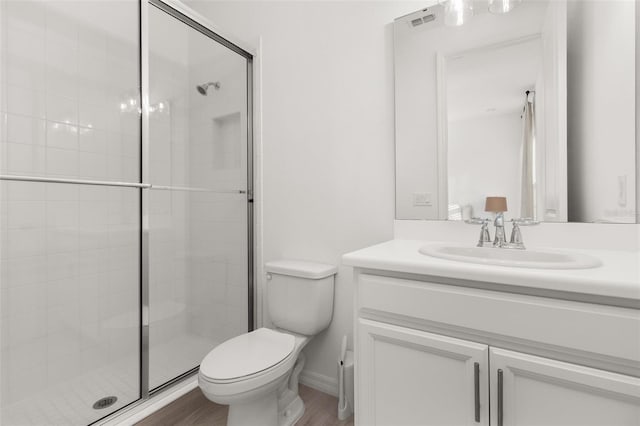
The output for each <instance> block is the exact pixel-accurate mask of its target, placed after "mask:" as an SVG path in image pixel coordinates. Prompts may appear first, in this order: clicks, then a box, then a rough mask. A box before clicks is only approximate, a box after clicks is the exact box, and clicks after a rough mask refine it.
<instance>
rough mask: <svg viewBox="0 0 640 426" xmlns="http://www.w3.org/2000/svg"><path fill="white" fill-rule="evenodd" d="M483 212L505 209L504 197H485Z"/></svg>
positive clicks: (505, 199) (497, 211)
mask: <svg viewBox="0 0 640 426" xmlns="http://www.w3.org/2000/svg"><path fill="white" fill-rule="evenodd" d="M484 211H485V212H494V213H501V212H506V211H507V198H506V197H487V200H486V201H485V204H484Z"/></svg>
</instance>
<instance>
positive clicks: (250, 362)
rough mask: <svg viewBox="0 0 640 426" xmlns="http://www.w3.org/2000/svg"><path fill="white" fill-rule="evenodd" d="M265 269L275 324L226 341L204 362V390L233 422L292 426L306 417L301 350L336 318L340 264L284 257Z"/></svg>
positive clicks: (243, 425)
mask: <svg viewBox="0 0 640 426" xmlns="http://www.w3.org/2000/svg"><path fill="white" fill-rule="evenodd" d="M265 270H266V273H267V283H266V296H267V304H268V311H269V316H270V318H271V322H272V323H273V328H259V329H257V330H254V331H251V332H249V333H245V334H243V335H240V336H237V337H234V338H232V339H230V340H227V341H226V342H224V343H222V344H220V345H218V346H216V347H215V348H214V349H213V350H212V351H211V352H209V354H208V355H207V356H206V357H205V358H204V360H203V361H202V363H201V364H200V372H199V374H198V384H199V386H200V389H201V390H202V393H203V394H204V395H205V396H206V397H207V398H208V399H209V400H211V401H213V402H216V403H218V404H225V405H229V415H228V419H227V425H228V426H256V425H260V426H289V425H293V424H294V423H295V422H296V421H298V420H299V419H300V417H302V415H303V414H304V403H303V402H302V399H301V398H300V396H299V395H298V377H299V375H300V372H301V371H302V369H303V367H304V362H305V357H304V354H303V353H302V349H303V348H304V347H305V346H306V344H307V343H308V342H309V340H311V338H312V337H313V336H314V335H316V334H318V333H319V332H321V331H322V330H324V329H326V328H327V327H328V326H329V324H330V323H331V318H332V316H333V287H334V276H335V274H336V272H337V267H336V266H334V265H327V264H322V263H314V262H304V261H296V260H279V261H273V262H267V263H266V264H265Z"/></svg>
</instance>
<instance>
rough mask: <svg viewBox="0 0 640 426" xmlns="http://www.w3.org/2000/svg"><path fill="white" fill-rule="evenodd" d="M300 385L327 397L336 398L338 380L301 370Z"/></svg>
mask: <svg viewBox="0 0 640 426" xmlns="http://www.w3.org/2000/svg"><path fill="white" fill-rule="evenodd" d="M300 383H302V384H303V385H306V386H309V387H310V388H313V389H315V390H319V391H320V392H324V393H328V394H329V395H333V396H336V397H337V396H338V379H335V378H333V377H329V376H325V375H324V374H319V373H314V372H313V371H308V370H303V371H302V374H300Z"/></svg>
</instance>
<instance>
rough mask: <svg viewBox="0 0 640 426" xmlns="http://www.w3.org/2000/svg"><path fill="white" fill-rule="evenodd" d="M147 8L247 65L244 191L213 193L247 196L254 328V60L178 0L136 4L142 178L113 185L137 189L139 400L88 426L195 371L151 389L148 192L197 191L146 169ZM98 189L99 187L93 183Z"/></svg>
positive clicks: (111, 417) (252, 323) (245, 49)
mask: <svg viewBox="0 0 640 426" xmlns="http://www.w3.org/2000/svg"><path fill="white" fill-rule="evenodd" d="M149 7H157V8H158V9H160V10H162V11H164V12H166V13H167V14H169V15H171V16H172V17H173V18H175V19H178V20H179V21H181V22H182V23H184V24H185V25H188V26H189V27H191V28H193V29H195V30H196V31H198V32H200V33H202V34H204V35H205V36H207V37H209V38H211V39H212V40H213V41H215V42H218V43H220V44H222V45H223V46H225V47H227V48H229V49H230V50H232V51H234V52H235V53H237V54H239V55H240V56H242V57H244V58H245V59H246V61H247V68H246V73H247V76H246V78H247V111H246V112H247V186H246V188H245V189H239V190H230V191H216V192H224V193H235V194H245V195H246V197H247V198H246V199H247V264H248V265H247V268H248V270H247V285H248V300H247V305H248V318H247V321H248V322H247V324H248V330H247V331H251V330H253V329H254V327H255V315H254V310H255V295H254V293H255V285H254V280H255V273H254V265H253V263H254V259H255V257H254V247H255V246H254V223H253V221H254V211H253V208H254V205H253V201H254V200H253V197H254V181H253V179H254V173H253V152H254V147H253V143H254V141H253V125H254V124H253V107H254V105H253V61H254V56H255V54H254V53H252V50H253V49H252V48H251V47H248V46H246V45H244V46H243V43H242V42H240V41H238V40H233V39H232V38H231V37H229V36H226V35H222V32H220V31H219V30H216V29H215V26H214V25H212V24H211V23H210V22H209V21H208V20H207V19H206V18H205V17H203V16H201V15H199V14H198V13H196V12H194V11H193V10H191V9H189V8H188V7H186V6H185V5H184V4H182V3H181V2H179V1H176V0H140V1H139V15H140V24H139V31H140V34H139V43H140V63H139V70H140V94H139V96H140V101H141V102H140V103H141V120H140V179H139V182H138V183H130V184H124V185H123V184H122V183H115V184H116V185H122V186H132V187H137V188H139V189H140V280H139V282H140V398H139V399H138V400H137V401H134V402H132V403H131V404H129V405H127V406H125V407H123V408H121V409H119V410H118V411H115V412H113V413H111V414H109V415H107V416H105V417H103V418H101V419H99V420H97V421H95V422H94V423H92V424H110V423H112V422H117V421H118V420H119V419H120V418H121V416H123V415H126V413H127V412H131V411H132V410H135V409H136V408H138V407H141V406H142V405H143V404H145V403H147V402H148V401H149V399H150V397H152V396H154V395H156V394H158V393H160V392H162V391H164V390H165V389H167V388H169V387H171V386H173V385H175V384H177V383H178V382H180V381H182V380H184V379H186V378H189V377H192V376H193V375H194V374H195V373H196V372H197V371H198V369H199V367H195V368H192V369H191V370H189V371H186V372H184V373H183V374H181V375H179V376H177V377H174V378H173V379H172V380H170V381H168V382H166V383H164V384H162V385H161V386H159V387H157V388H155V389H149V308H150V306H149V285H150V281H149V249H150V246H149V233H150V224H149V191H150V190H151V189H152V188H155V189H156V190H158V189H165V190H194V191H199V190H200V189H199V188H184V187H170V186H157V185H156V186H153V185H152V184H151V183H150V175H149V170H150V164H149V148H150V141H149V36H150V34H149ZM94 184H100V183H94Z"/></svg>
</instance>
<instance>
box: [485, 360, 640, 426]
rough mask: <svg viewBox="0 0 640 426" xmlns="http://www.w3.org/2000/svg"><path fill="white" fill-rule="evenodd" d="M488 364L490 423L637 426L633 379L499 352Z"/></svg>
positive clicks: (639, 384) (639, 393) (639, 401)
mask: <svg viewBox="0 0 640 426" xmlns="http://www.w3.org/2000/svg"><path fill="white" fill-rule="evenodd" d="M489 362H490V365H491V375H490V377H491V378H490V382H491V384H490V388H491V389H492V391H491V424H492V425H499V426H500V425H518V426H524V425H549V426H551V425H581V426H588V425H593V426H602V425H608V426H614V425H629V426H632V425H635V426H637V425H640V379H639V378H637V377H631V376H626V375H622V374H616V373H612V372H608V371H604V370H598V369H594V368H588V367H584V366H581V365H577V364H571V363H566V362H560V361H556V360H552V359H549V358H542V357H537V356H532V355H528V354H523V353H519V352H513V351H508V350H503V349H498V348H491V349H490V352H489ZM500 417H502V420H501V418H500Z"/></svg>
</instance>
